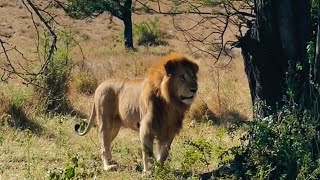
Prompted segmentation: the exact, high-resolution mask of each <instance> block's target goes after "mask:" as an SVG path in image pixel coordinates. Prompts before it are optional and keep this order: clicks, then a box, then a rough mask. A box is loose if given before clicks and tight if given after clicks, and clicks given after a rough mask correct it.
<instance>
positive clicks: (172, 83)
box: [147, 53, 199, 106]
mask: <svg viewBox="0 0 320 180" xmlns="http://www.w3.org/2000/svg"><path fill="white" fill-rule="evenodd" d="M198 69H199V67H198V65H197V64H195V63H194V62H192V61H191V60H189V58H187V57H186V56H184V55H182V54H178V53H172V54H170V55H168V56H166V57H164V58H163V59H161V60H159V61H157V63H155V64H154V65H153V66H151V67H150V68H149V71H148V73H147V78H148V83H149V84H150V85H151V87H152V89H153V90H154V91H155V92H156V94H157V96H161V97H162V98H164V99H165V100H166V102H170V103H172V102H177V103H182V104H184V105H187V106H189V105H191V103H192V101H193V99H194V97H195V95H196V92H197V90H198V84H197V72H198Z"/></svg>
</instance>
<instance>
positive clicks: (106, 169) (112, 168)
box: [104, 164, 118, 171]
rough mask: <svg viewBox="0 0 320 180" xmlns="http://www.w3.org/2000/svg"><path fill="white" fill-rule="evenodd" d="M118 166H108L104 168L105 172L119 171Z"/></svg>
mask: <svg viewBox="0 0 320 180" xmlns="http://www.w3.org/2000/svg"><path fill="white" fill-rule="evenodd" d="M117 167H118V166H117V165H115V164H113V165H107V166H104V170H105V171H114V170H116V169H117Z"/></svg>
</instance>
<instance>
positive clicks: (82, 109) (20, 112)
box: [0, 0, 252, 179]
mask: <svg viewBox="0 0 320 180" xmlns="http://www.w3.org/2000/svg"><path fill="white" fill-rule="evenodd" d="M52 11H54V12H55V13H56V14H58V15H59V16H58V17H57V21H58V22H59V23H60V24H61V25H63V26H64V27H65V29H67V30H68V31H70V30H71V32H72V34H73V38H74V39H75V40H76V42H77V43H78V44H79V46H80V47H81V50H82V53H81V50H80V47H79V46H78V45H75V46H73V47H72V49H71V50H70V53H71V54H70V59H71V60H72V62H73V65H72V66H73V67H72V70H71V74H70V78H69V79H68V92H67V98H68V103H69V106H70V109H72V111H70V113H67V114H65V115H54V116H48V115H43V114H39V113H36V112H37V109H38V105H37V104H36V102H38V101H36V100H35V99H36V98H35V96H37V94H36V93H35V91H34V89H33V88H32V86H24V85H22V84H21V82H20V81H19V79H12V80H10V81H9V82H1V83H0V119H1V121H0V125H1V126H0V132H1V133H0V179H44V178H48V179H49V178H50V176H51V178H52V177H58V178H62V176H63V174H64V176H67V175H66V174H67V173H71V174H72V173H74V174H76V175H77V177H78V178H79V179H87V178H96V179H141V170H142V161H141V149H140V144H139V136H138V133H137V132H134V131H132V130H129V129H121V130H120V133H119V135H118V136H117V138H116V139H115V141H114V144H113V150H112V154H113V159H114V160H115V161H117V162H118V164H119V168H118V170H117V171H112V172H104V171H103V170H102V164H101V159H100V145H99V143H98V139H97V130H96V128H93V129H92V130H91V131H90V133H89V134H88V135H87V136H85V137H80V136H77V135H76V134H75V132H74V124H75V123H76V122H78V121H79V119H80V117H81V118H84V117H83V116H76V115H75V114H82V115H85V117H88V116H89V114H90V111H91V103H92V94H90V93H86V94H84V93H82V92H81V86H79V84H81V83H83V82H82V81H85V80H84V79H86V77H88V78H89V79H91V80H92V81H95V82H97V83H99V82H102V81H103V80H104V79H107V78H111V77H127V78H135V77H141V76H142V75H143V74H144V72H145V70H146V68H147V67H148V66H149V65H150V63H152V62H153V61H154V60H156V59H157V58H159V57H162V56H164V55H166V54H168V53H169V52H170V51H178V52H182V53H186V54H189V55H191V56H192V57H194V58H195V61H196V62H197V63H198V64H199V66H200V72H199V91H198V96H197V98H196V100H195V102H194V104H193V106H192V107H191V110H190V111H189V112H188V115H187V116H186V118H185V120H184V125H183V129H182V131H181V133H180V135H179V136H177V137H176V139H175V140H174V143H173V145H172V150H171V152H170V158H169V160H168V163H167V164H166V165H165V166H166V167H165V168H164V169H160V170H159V169H157V167H156V168H155V172H157V176H156V177H154V178H158V179H163V177H166V178H169V179H170V178H173V179H174V178H183V177H184V176H186V174H188V175H189V176H192V175H194V178H196V176H197V175H199V174H202V173H205V172H211V171H213V170H215V169H216V168H218V163H219V162H221V161H227V160H228V158H227V159H225V158H224V159H220V155H222V153H223V152H224V151H225V150H227V149H228V148H230V147H233V146H236V145H238V144H239V137H241V135H242V134H243V133H244V132H245V128H243V127H242V126H240V128H237V127H238V126H237V125H238V124H239V123H240V124H241V122H242V121H247V120H248V119H250V118H251V116H252V114H251V112H252V108H251V101H250V94H249V89H248V85H247V79H246V75H245V73H244V66H243V61H242V59H241V55H240V53H239V52H238V51H234V52H233V55H234V59H233V60H232V61H231V63H230V64H228V63H229V60H228V58H226V57H222V58H221V59H220V60H219V62H218V63H216V64H215V61H214V60H212V59H205V58H202V57H201V55H200V54H196V53H194V54H192V53H190V51H189V50H188V48H186V47H187V46H186V44H185V43H184V42H182V41H179V40H178V37H179V36H181V34H179V33H178V32H176V31H175V29H174V28H173V26H172V24H171V17H170V16H163V15H149V14H144V13H143V14H141V15H137V14H134V15H133V22H134V23H135V24H137V23H140V22H142V21H150V20H153V19H154V18H155V17H157V18H158V20H159V24H160V26H159V29H160V30H161V31H162V32H164V34H165V35H164V37H163V40H164V41H165V42H167V43H165V45H158V46H138V45H135V46H136V48H137V51H136V52H127V51H125V50H124V48H123V42H122V39H121V33H122V23H121V22H120V21H118V20H117V19H116V18H113V22H112V23H110V22H109V18H108V16H107V15H106V14H103V15H101V16H99V17H98V18H96V19H87V20H73V19H70V18H68V17H67V16H65V14H64V12H63V11H62V10H61V9H56V8H54V7H53V8H52ZM0 14H1V16H0V34H1V35H5V36H6V37H7V39H6V40H7V42H9V43H10V44H13V45H16V46H17V47H18V48H19V49H20V50H21V51H22V52H23V53H24V54H25V56H26V57H27V58H31V59H32V58H34V57H35V55H34V54H33V52H34V51H35V44H36V32H35V30H34V29H33V25H32V21H31V20H30V18H29V13H28V11H27V10H26V9H25V7H24V6H23V5H22V4H21V3H20V2H18V1H10V0H1V2H0ZM185 23H188V22H185ZM231 37H232V34H231V33H230V38H231ZM82 54H83V55H84V56H83V55H82ZM12 56H13V57H16V58H19V54H13V55H12ZM71 60H70V61H71ZM226 64H228V65H227V66H225V65H226ZM95 86H96V85H95V83H93V87H95ZM85 87H87V86H85ZM197 145H199V147H207V149H206V148H204V149H202V150H200V149H197ZM207 145H208V146H207ZM229 158H232V157H229ZM73 170H75V171H73Z"/></svg>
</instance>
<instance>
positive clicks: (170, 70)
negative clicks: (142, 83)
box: [164, 60, 176, 75]
mask: <svg viewBox="0 0 320 180" xmlns="http://www.w3.org/2000/svg"><path fill="white" fill-rule="evenodd" d="M164 68H165V69H166V72H167V75H172V73H173V72H174V70H175V68H176V63H175V62H174V61H172V60H170V61H168V62H167V63H166V64H165V65H164Z"/></svg>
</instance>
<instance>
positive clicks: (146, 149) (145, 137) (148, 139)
mask: <svg viewBox="0 0 320 180" xmlns="http://www.w3.org/2000/svg"><path fill="white" fill-rule="evenodd" d="M145 128H146V127H144V125H142V126H141V127H140V140H141V146H142V160H143V172H147V171H149V164H150V163H151V158H152V157H153V140H154V136H153V135H152V134H150V133H149V131H148V130H146V129H145Z"/></svg>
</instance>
